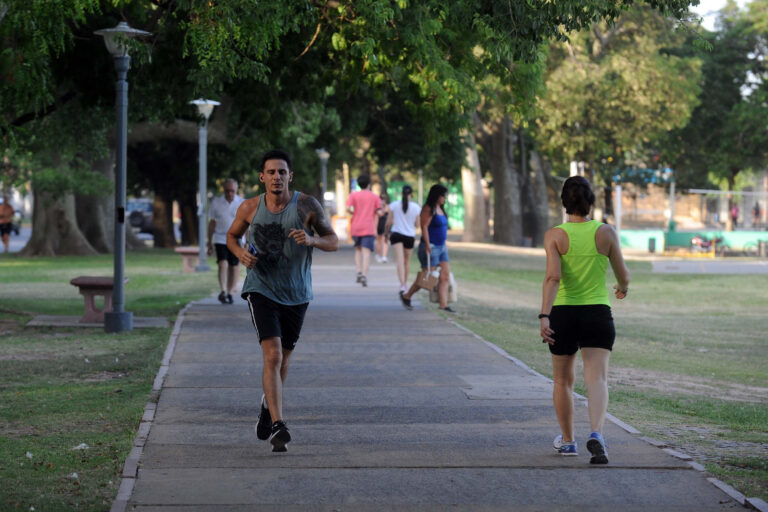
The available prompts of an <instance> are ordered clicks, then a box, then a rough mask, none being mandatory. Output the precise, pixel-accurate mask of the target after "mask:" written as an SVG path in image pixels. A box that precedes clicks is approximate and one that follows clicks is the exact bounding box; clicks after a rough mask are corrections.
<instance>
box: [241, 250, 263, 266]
mask: <svg viewBox="0 0 768 512" xmlns="http://www.w3.org/2000/svg"><path fill="white" fill-rule="evenodd" d="M237 259H238V260H240V263H242V264H243V266H245V268H253V267H255V266H256V263H258V262H259V257H258V256H254V255H253V254H251V253H249V252H248V251H247V250H246V249H245V248H244V247H240V251H239V253H238V255H237Z"/></svg>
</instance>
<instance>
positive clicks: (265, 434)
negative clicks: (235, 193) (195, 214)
mask: <svg viewBox="0 0 768 512" xmlns="http://www.w3.org/2000/svg"><path fill="white" fill-rule="evenodd" d="M292 180H293V171H292V170H291V158H290V156H289V155H288V154H287V153H286V152H284V151H281V150H278V149H273V150H271V151H268V152H267V153H265V154H264V156H263V157H262V158H261V167H260V169H259V181H261V182H262V183H264V188H265V190H266V192H265V193H264V194H261V195H260V196H258V197H254V198H253V199H246V200H245V201H244V202H243V204H242V205H240V208H238V210H237V215H236V216H235V220H234V222H233V223H232V226H231V227H230V228H229V231H228V232H227V247H228V248H229V250H230V251H232V253H233V254H235V255H236V256H237V258H238V259H239V260H240V262H242V264H243V265H244V266H245V267H247V268H248V272H247V274H246V277H245V284H244V285H243V292H242V297H243V298H244V299H245V300H246V301H247V302H248V307H249V309H250V312H251V320H252V321H253V325H254V327H255V328H256V332H257V335H258V337H259V343H260V344H261V352H262V356H263V358H264V369H263V373H262V385H263V389H264V395H262V397H261V414H260V415H259V422H258V424H257V425H256V436H257V437H258V438H259V439H262V440H266V439H269V442H270V443H271V444H272V451H275V452H284V451H286V447H285V445H286V444H287V443H288V442H289V441H290V440H291V434H290V433H289V431H288V427H287V426H286V424H285V420H284V418H283V383H284V382H285V377H286V374H287V373H288V363H289V361H290V358H291V354H292V353H293V350H294V349H295V348H296V342H297V341H298V339H299V334H300V332H301V326H302V324H303V322H304V314H305V313H306V311H307V306H308V305H309V301H310V300H312V274H311V267H312V249H313V248H314V247H317V248H318V249H320V250H322V251H335V250H337V249H338V248H339V239H338V237H337V236H336V233H334V231H333V229H332V228H331V225H330V224H329V222H328V219H326V218H325V213H324V211H323V207H322V206H321V205H320V203H319V202H318V201H317V199H315V198H314V197H312V196H310V195H307V194H304V193H301V192H298V191H295V192H291V191H290V190H289V185H290V182H291V181H292ZM246 233H247V236H246V241H245V247H240V244H239V241H240V238H241V237H242V236H243V235H245V234H246Z"/></svg>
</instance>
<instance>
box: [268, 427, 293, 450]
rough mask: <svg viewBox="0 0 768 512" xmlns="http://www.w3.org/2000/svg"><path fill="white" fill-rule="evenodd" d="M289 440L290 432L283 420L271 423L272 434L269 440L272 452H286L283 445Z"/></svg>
mask: <svg viewBox="0 0 768 512" xmlns="http://www.w3.org/2000/svg"><path fill="white" fill-rule="evenodd" d="M290 441H291V433H290V432H288V427H287V426H286V424H285V422H284V421H276V422H274V423H273V424H272V435H270V436H269V442H270V444H272V451H273V452H287V451H288V448H286V447H285V445H286V444H288V443H289V442H290Z"/></svg>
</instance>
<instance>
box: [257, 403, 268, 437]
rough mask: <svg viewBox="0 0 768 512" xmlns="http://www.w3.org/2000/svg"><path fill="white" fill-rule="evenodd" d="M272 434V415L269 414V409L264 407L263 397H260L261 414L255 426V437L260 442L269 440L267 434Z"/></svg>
mask: <svg viewBox="0 0 768 512" xmlns="http://www.w3.org/2000/svg"><path fill="white" fill-rule="evenodd" d="M271 433H272V415H271V414H269V409H267V408H266V407H264V395H262V396H261V414H259V422H258V423H257V424H256V437H258V438H259V439H261V440H262V441H266V440H267V439H269V434H271Z"/></svg>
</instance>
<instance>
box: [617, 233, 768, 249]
mask: <svg viewBox="0 0 768 512" xmlns="http://www.w3.org/2000/svg"><path fill="white" fill-rule="evenodd" d="M696 235H701V236H704V237H706V238H709V239H711V238H716V237H720V238H722V239H723V244H724V245H725V246H726V247H728V248H729V249H732V250H736V251H741V250H745V249H749V248H754V247H757V245H758V242H761V241H768V232H766V231H717V230H702V231H669V232H667V231H664V230H661V229H622V230H621V233H620V234H619V238H620V239H621V246H622V247H624V248H627V249H642V250H648V249H649V247H650V246H651V245H654V246H655V250H656V251H657V252H659V251H664V250H666V249H670V248H674V247H690V245H691V238H693V237H694V236H696Z"/></svg>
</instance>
